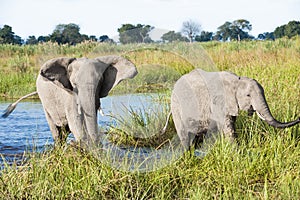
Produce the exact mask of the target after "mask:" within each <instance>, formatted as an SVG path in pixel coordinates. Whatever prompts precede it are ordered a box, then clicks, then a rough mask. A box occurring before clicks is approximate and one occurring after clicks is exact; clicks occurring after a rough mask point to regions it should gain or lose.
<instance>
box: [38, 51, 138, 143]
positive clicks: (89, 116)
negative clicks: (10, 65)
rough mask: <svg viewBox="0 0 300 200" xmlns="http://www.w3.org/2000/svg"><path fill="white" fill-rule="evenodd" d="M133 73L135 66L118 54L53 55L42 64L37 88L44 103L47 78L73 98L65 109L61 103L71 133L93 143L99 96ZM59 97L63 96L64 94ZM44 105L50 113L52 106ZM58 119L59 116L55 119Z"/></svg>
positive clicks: (133, 74) (132, 75) (102, 95)
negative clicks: (94, 56) (89, 55)
mask: <svg viewBox="0 0 300 200" xmlns="http://www.w3.org/2000/svg"><path fill="white" fill-rule="evenodd" d="M136 74H137V69H136V67H135V65H134V64H133V63H132V62H130V61H129V60H127V59H125V58H123V57H120V56H102V57H97V58H95V59H88V58H79V59H76V58H55V59H52V60H49V61H47V62H46V63H45V64H44V65H43V66H42V68H41V70H40V76H41V77H42V78H41V79H42V80H39V78H38V81H37V90H38V94H39V96H40V99H41V101H42V103H43V105H44V102H45V101H48V100H45V99H49V94H46V93H49V92H48V91H47V90H48V89H49V86H45V87H44V86H42V85H43V84H45V83H46V82H49V81H50V82H52V83H54V85H55V87H56V88H57V87H59V88H61V89H63V91H65V92H64V93H67V94H68V96H69V97H70V98H71V100H69V101H73V102H67V103H65V104H68V106H67V107H68V108H65V107H66V106H61V107H64V109H67V111H65V115H66V120H67V123H68V126H69V128H70V129H71V132H73V134H74V136H75V138H76V140H86V139H87V140H91V141H93V142H95V141H96V140H97V137H98V136H97V132H98V125H97V110H98V109H99V108H100V98H102V97H105V96H107V95H108V93H109V91H110V90H111V89H112V88H114V87H115V86H116V85H117V84H118V83H120V82H121V81H122V80H123V79H129V78H133V77H134V76H135V75H136ZM55 91H56V90H55ZM61 97H62V98H64V96H63V95H62V96H61ZM48 102H49V101H48ZM58 104H59V103H58ZM53 106H56V107H58V106H59V105H53ZM45 107H46V108H45ZM47 107H49V105H44V109H45V111H46V112H47V110H49V112H48V113H50V111H51V109H52V108H47ZM50 115H51V114H50ZM54 115H56V114H52V116H50V117H49V118H51V119H52V120H53V119H54V118H56V117H57V116H54ZM62 116H64V114H62ZM60 118H63V117H60ZM59 120H61V119H57V120H56V121H59ZM48 122H49V119H48ZM54 123H55V125H56V126H58V124H57V123H56V122H54ZM50 129H51V126H50ZM51 131H52V130H51ZM52 132H53V131H52Z"/></svg>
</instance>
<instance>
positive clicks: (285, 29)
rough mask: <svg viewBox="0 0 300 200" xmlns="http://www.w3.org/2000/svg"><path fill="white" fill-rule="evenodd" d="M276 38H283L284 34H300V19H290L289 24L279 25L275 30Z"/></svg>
mask: <svg viewBox="0 0 300 200" xmlns="http://www.w3.org/2000/svg"><path fill="white" fill-rule="evenodd" d="M274 35H275V38H282V37H284V36H286V37H288V38H292V37H294V36H296V35H300V21H290V22H289V23H287V24H284V25H282V26H278V27H277V28H276V29H275V31H274Z"/></svg>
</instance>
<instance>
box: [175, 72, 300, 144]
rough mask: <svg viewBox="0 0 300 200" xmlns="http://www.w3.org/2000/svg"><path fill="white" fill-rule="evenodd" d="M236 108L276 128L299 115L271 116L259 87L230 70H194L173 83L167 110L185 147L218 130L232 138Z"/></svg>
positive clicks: (281, 126)
mask: <svg viewBox="0 0 300 200" xmlns="http://www.w3.org/2000/svg"><path fill="white" fill-rule="evenodd" d="M239 110H244V111H248V113H249V115H252V114H253V113H254V112H256V113H257V115H258V116H259V117H260V118H261V119H262V120H264V121H265V122H267V123H268V124H269V125H271V126H274V127H277V128H286V127H290V126H293V125H296V124H297V123H299V122H300V118H299V119H297V120H295V121H292V122H287V123H281V122H279V121H277V120H276V119H274V117H273V116H272V114H271V112H270V109H269V107H268V104H267V102H266V99H265V95H264V90H263V88H262V86H261V85H260V84H259V83H258V82H257V81H255V80H253V79H250V78H247V77H239V76H237V75H235V74H233V73H230V72H206V71H203V70H201V69H195V70H193V71H192V72H190V73H189V74H186V75H184V76H182V77H181V78H180V79H179V80H178V81H177V82H176V83H175V85H174V89H173V91H172V95H171V112H172V115H173V120H174V124H175V128H176V131H177V134H178V136H179V138H180V141H181V143H182V145H183V146H184V147H185V148H186V149H188V148H189V147H190V145H192V142H193V139H194V138H195V136H197V135H202V136H203V134H207V132H222V133H223V134H224V135H225V136H226V137H228V138H230V139H231V140H232V139H233V138H234V134H235V128H234V123H235V120H236V116H238V113H239Z"/></svg>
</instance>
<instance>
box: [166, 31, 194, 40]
mask: <svg viewBox="0 0 300 200" xmlns="http://www.w3.org/2000/svg"><path fill="white" fill-rule="evenodd" d="M161 39H162V40H163V42H174V41H185V42H187V41H188V39H187V38H186V37H183V36H182V35H181V33H179V32H175V31H169V32H167V33H165V34H163V35H162V36H161Z"/></svg>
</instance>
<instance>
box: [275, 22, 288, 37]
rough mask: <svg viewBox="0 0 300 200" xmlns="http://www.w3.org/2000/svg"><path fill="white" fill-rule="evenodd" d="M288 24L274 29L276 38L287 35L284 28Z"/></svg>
mask: <svg viewBox="0 0 300 200" xmlns="http://www.w3.org/2000/svg"><path fill="white" fill-rule="evenodd" d="M285 27H286V25H282V26H278V27H277V28H276V29H275V31H274V36H275V38H282V37H284V36H285V33H284V30H285Z"/></svg>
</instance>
